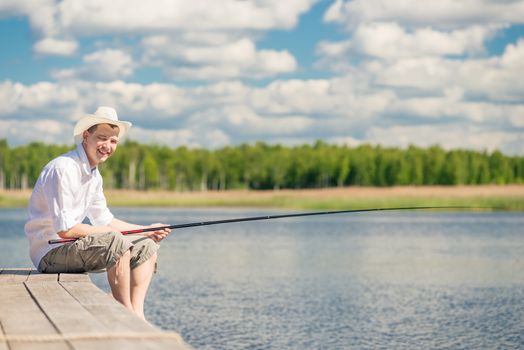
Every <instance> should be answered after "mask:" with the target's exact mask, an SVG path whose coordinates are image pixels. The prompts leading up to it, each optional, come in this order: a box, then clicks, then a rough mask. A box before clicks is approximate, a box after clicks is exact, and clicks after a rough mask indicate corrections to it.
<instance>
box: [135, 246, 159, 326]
mask: <svg viewBox="0 0 524 350" xmlns="http://www.w3.org/2000/svg"><path fill="white" fill-rule="evenodd" d="M156 259H157V254H156V253H155V255H153V256H152V257H151V258H149V259H148V260H147V261H146V262H144V263H142V264H140V265H139V266H137V267H136V268H134V269H133V270H131V304H132V305H133V310H134V311H135V313H136V314H137V315H138V316H139V317H140V318H142V319H144V320H145V319H146V318H145V316H144V300H145V298H146V293H147V290H148V288H149V284H150V283H151V279H152V278H153V274H154V272H155V263H156Z"/></svg>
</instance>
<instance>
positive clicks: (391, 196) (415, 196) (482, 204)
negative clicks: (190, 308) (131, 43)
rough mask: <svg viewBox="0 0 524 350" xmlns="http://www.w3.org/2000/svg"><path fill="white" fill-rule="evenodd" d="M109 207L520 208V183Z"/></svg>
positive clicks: (114, 195) (127, 194) (20, 197)
mask: <svg viewBox="0 0 524 350" xmlns="http://www.w3.org/2000/svg"><path fill="white" fill-rule="evenodd" d="M30 194H31V191H30V190H25V191H5V190H4V191H0V207H3V208H8V207H25V206H27V203H28V200H29V196H30ZM106 197H107V200H108V203H109V205H110V206H129V207H260V208H286V209H319V210H321V209H326V210H330V209H359V208H369V207H373V208H378V207H400V206H467V207H475V208H492V209H495V210H512V211H524V185H504V186H502V185H482V186H402V187H343V188H327V189H311V190H275V191H273V190H265V191H253V190H251V191H203V192H169V191H129V190H109V191H106Z"/></svg>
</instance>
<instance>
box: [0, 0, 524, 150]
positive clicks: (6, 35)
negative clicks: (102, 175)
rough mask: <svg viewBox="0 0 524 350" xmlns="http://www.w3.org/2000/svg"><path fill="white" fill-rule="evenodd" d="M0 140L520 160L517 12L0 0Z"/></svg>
mask: <svg viewBox="0 0 524 350" xmlns="http://www.w3.org/2000/svg"><path fill="white" fill-rule="evenodd" d="M0 31H1V33H2V35H1V36H0V45H1V47H2V54H1V55H0V60H1V64H0V101H1V104H0V138H4V139H7V140H8V142H9V144H10V145H19V144H25V143H28V142H32V141H42V142H47V143H55V144H72V142H73V140H72V136H71V137H70V136H69V135H71V134H72V128H73V126H74V123H75V121H76V120H78V118H80V117H81V116H82V115H83V114H86V113H92V112H94V110H95V109H96V108H97V106H99V105H108V106H112V107H114V108H115V109H116V110H117V111H118V113H119V117H120V119H123V120H129V121H131V122H133V124H134V127H133V128H132V130H131V132H130V133H129V135H128V137H129V138H131V139H133V140H136V141H138V142H142V143H157V144H166V145H169V146H172V147H176V146H180V145H186V146H189V147H207V148H217V147H223V146H226V145H237V144H240V143H244V142H247V143H252V142H255V141H265V142H268V143H272V144H275V143H281V144H285V145H296V144H303V143H313V142H315V141H316V140H318V139H321V140H324V141H326V142H329V143H336V144H348V145H351V146H355V145H359V144H364V143H370V144H380V145H383V146H395V147H407V146H408V145H410V144H414V145H418V146H421V147H427V146H431V145H434V144H439V145H441V146H442V147H444V148H446V149H451V148H465V149H475V150H487V151H493V150H495V149H499V150H502V151H503V152H504V153H507V154H517V155H522V154H524V79H522V78H521V76H522V72H523V71H524V1H520V0H513V1H504V2H501V1H494V0H463V1H459V2H457V1H453V0H443V1H439V2H433V1H431V2H429V1H416V0H403V1H392V0H352V1H347V0H333V1H332V0H319V1H317V0H288V1H278V0H263V1H262V0H260V1H257V0H228V1H226V0H224V1H212V2H210V1H205V0H193V1H192V2H190V3H188V2H186V1H176V0H155V1H148V2H143V1H136V0H128V1H124V0H114V1H111V2H107V1H102V0H87V1H77V0H64V1H53V0H33V1H23V2H21V1H16V0H1V1H0Z"/></svg>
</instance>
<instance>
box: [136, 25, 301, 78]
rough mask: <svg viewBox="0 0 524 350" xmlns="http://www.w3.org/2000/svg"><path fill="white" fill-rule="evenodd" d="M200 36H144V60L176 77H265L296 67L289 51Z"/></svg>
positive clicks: (147, 63) (246, 40) (243, 39)
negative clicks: (193, 38) (258, 47)
mask: <svg viewBox="0 0 524 350" xmlns="http://www.w3.org/2000/svg"><path fill="white" fill-rule="evenodd" d="M211 38H214V36H207V35H204V36H199V39H201V40H204V42H198V41H197V42H195V41H189V40H186V38H181V37H169V36H153V37H149V38H146V39H144V40H143V48H144V52H145V55H144V59H143V64H144V65H149V66H160V67H162V69H164V70H165V71H166V72H168V74H169V76H170V77H172V78H174V79H197V80H216V79H236V78H263V77H269V76H273V75H275V74H280V73H289V72H292V71H294V70H295V69H296V67H297V62H296V60H295V58H294V57H293V56H292V55H291V54H290V53H289V52H287V51H275V50H260V51H257V50H256V46H255V44H254V42H253V41H251V40H250V39H248V38H239V39H235V40H228V39H227V37H222V36H220V37H217V38H216V40H217V42H216V43H212V42H211V40H210V39H211Z"/></svg>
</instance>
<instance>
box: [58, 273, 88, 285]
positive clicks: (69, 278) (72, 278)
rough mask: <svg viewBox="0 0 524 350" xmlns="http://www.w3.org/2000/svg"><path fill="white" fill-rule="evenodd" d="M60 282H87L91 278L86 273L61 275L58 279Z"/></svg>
mask: <svg viewBox="0 0 524 350" xmlns="http://www.w3.org/2000/svg"><path fill="white" fill-rule="evenodd" d="M58 281H60V282H89V283H91V278H89V274H87V273H61V274H60V275H59V277H58Z"/></svg>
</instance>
